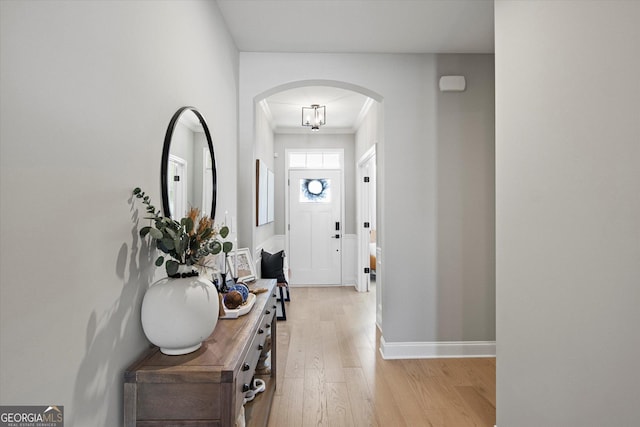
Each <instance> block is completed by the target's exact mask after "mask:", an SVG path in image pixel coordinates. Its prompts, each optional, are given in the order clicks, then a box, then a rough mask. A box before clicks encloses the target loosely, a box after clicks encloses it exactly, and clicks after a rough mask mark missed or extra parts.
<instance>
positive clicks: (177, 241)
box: [133, 188, 233, 276]
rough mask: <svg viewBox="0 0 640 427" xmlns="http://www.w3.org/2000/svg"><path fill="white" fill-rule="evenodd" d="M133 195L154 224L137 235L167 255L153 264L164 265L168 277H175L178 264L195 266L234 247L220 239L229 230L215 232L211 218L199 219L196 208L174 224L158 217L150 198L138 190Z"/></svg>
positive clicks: (165, 218) (224, 228)
mask: <svg viewBox="0 0 640 427" xmlns="http://www.w3.org/2000/svg"><path fill="white" fill-rule="evenodd" d="M133 195H134V196H135V197H136V198H138V199H141V200H142V203H143V204H144V205H145V206H146V211H147V214H149V215H151V216H149V217H145V218H146V219H149V220H151V222H152V223H153V225H150V226H145V227H142V228H141V229H140V236H141V237H146V236H147V235H148V236H149V237H151V239H153V240H154V241H155V243H156V248H158V249H159V250H160V251H161V252H163V253H165V254H167V255H169V257H170V258H165V257H164V256H162V255H161V256H159V257H158V258H157V259H156V262H155V264H156V266H158V267H160V266H161V265H162V264H164V266H165V269H166V270H167V274H168V275H169V276H173V275H175V274H176V273H177V272H178V267H179V266H180V265H181V264H186V265H196V266H197V265H200V263H201V262H202V261H203V260H204V258H205V257H207V256H208V255H216V254H219V253H220V252H223V253H225V254H227V253H229V252H231V249H232V248H233V244H232V243H231V242H225V241H222V240H221V239H225V238H226V237H227V236H228V235H229V227H227V226H222V227H220V228H219V229H217V228H216V227H215V226H214V225H213V222H212V221H211V219H209V218H198V210H197V209H192V210H191V211H190V212H189V215H188V216H186V217H184V218H182V219H181V220H180V221H176V220H173V219H171V218H168V217H165V216H162V215H160V212H159V211H158V210H157V209H156V208H155V206H153V205H152V204H151V199H150V198H149V196H147V195H146V194H145V193H144V191H142V190H141V189H140V188H135V189H134V190H133Z"/></svg>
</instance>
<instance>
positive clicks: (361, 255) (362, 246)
mask: <svg viewBox="0 0 640 427" xmlns="http://www.w3.org/2000/svg"><path fill="white" fill-rule="evenodd" d="M375 155H376V145H375V144H374V145H372V146H371V148H369V149H368V150H367V151H366V152H365V153H364V154H363V155H362V156H360V159H359V160H358V184H357V185H356V212H357V213H356V217H357V218H356V221H357V224H356V234H357V235H358V274H357V282H356V289H357V290H358V292H367V291H368V290H369V276H368V275H366V274H365V273H364V269H365V267H367V265H369V264H368V256H367V255H368V254H369V243H368V241H369V237H368V236H366V235H365V234H367V233H365V232H364V228H363V223H364V218H365V215H364V212H363V211H364V206H365V205H368V203H369V193H368V192H366V191H363V187H364V182H363V181H364V177H365V173H364V166H365V165H366V164H367V163H368V162H369V161H370V160H371V159H372V158H373V157H374V156H375Z"/></svg>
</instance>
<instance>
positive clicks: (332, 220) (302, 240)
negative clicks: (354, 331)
mask: <svg viewBox="0 0 640 427" xmlns="http://www.w3.org/2000/svg"><path fill="white" fill-rule="evenodd" d="M341 213H342V172H341V171H339V170H327V169H324V170H309V169H305V170H291V171H289V268H290V270H291V283H292V284H294V285H341V284H342V229H343V225H342V218H341Z"/></svg>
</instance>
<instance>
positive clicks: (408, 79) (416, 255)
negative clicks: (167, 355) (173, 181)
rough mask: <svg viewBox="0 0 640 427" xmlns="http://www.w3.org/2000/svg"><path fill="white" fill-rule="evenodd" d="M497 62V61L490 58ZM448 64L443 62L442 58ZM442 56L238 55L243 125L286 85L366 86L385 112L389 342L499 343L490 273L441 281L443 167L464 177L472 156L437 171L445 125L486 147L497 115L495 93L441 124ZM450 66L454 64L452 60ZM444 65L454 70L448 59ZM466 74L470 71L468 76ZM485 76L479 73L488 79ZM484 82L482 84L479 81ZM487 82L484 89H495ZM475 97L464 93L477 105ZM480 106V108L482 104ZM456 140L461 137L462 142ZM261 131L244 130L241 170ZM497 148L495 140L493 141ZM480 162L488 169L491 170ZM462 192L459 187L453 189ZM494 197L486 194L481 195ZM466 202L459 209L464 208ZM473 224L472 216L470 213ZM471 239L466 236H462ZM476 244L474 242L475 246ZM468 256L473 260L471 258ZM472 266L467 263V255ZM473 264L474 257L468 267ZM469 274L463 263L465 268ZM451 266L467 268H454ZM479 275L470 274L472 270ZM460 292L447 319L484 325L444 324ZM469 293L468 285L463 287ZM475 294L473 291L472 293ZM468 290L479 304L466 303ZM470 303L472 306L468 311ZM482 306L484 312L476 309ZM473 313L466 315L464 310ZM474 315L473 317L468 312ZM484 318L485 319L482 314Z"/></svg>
mask: <svg viewBox="0 0 640 427" xmlns="http://www.w3.org/2000/svg"><path fill="white" fill-rule="evenodd" d="M488 57H491V56H488ZM444 60H445V59H443V61H444ZM439 61H440V59H439V57H438V56H437V55H377V54H363V55H354V54H269V53H241V54H240V90H239V118H240V120H241V122H249V123H250V122H251V121H252V120H253V114H254V106H253V105H254V98H255V97H257V96H259V95H263V94H264V93H265V92H267V91H270V90H272V89H273V88H276V87H278V86H281V85H287V84H292V83H293V82H299V81H308V80H316V81H317V80H331V81H338V82H344V83H346V84H349V85H356V86H360V87H363V88H365V89H367V90H368V91H370V93H367V95H368V96H372V97H373V98H375V99H377V100H379V101H382V102H383V105H382V109H383V111H384V114H383V121H382V123H381V126H380V129H381V134H382V137H381V138H380V141H379V145H378V156H379V161H378V169H377V172H378V205H379V206H382V208H381V210H380V212H379V215H378V218H377V220H378V228H379V234H378V237H379V244H380V245H381V247H382V249H383V258H384V266H385V268H384V269H383V270H382V275H383V277H382V280H383V282H384V283H385V288H384V290H383V292H384V295H383V322H384V324H383V325H382V326H383V332H384V338H385V340H386V341H387V342H433V341H440V340H443V339H445V340H449V339H456V340H463V339H464V340H481V341H484V340H492V339H493V336H494V333H493V329H494V325H493V323H492V321H491V319H489V318H488V317H487V315H486V313H488V312H491V311H492V307H493V304H494V302H493V298H492V297H493V295H492V289H493V286H494V284H493V283H491V282H487V277H488V276H486V275H484V276H481V277H480V278H474V277H470V278H468V279H466V281H457V282H452V283H446V282H438V280H439V277H442V276H440V275H439V272H438V268H439V263H438V257H439V256H440V254H438V247H439V244H440V243H439V242H438V227H439V224H438V197H439V192H440V191H443V190H445V188H441V187H439V185H438V170H439V168H452V169H454V170H457V171H459V172H460V173H463V172H464V169H463V167H464V166H466V165H467V163H466V162H467V159H466V158H463V159H460V158H455V157H454V158H452V159H450V161H451V163H449V164H439V163H438V162H439V156H438V149H439V145H440V144H445V143H446V138H448V137H449V136H445V135H443V134H442V133H440V132H441V131H442V129H439V126H455V127H457V126H462V127H463V128H464V129H465V133H464V137H465V138H471V139H472V140H473V139H474V138H476V136H474V135H475V133H474V132H473V128H474V127H475V128H477V129H478V130H479V132H478V134H479V135H480V136H478V138H479V144H481V145H485V146H486V144H487V143H488V142H487V141H485V140H484V138H486V136H487V132H486V128H492V126H493V121H492V116H491V114H490V112H491V111H493V96H491V97H489V98H488V99H484V102H480V103H478V102H475V101H472V102H470V103H469V106H466V104H465V103H464V102H461V103H460V104H459V106H458V108H461V109H465V110H464V111H467V110H466V109H467V108H468V109H480V110H479V111H478V114H476V115H473V114H462V113H463V112H462V111H461V114H460V115H459V119H460V120H462V121H463V122H456V121H454V122H451V121H449V122H447V121H446V120H445V121H444V122H442V121H439V118H438V114H439V108H440V105H439V101H438V100H439V96H438V77H439V75H438V73H439V69H438V63H439ZM447 61H450V60H449V59H447ZM447 64H449V65H451V64H450V62H447ZM486 66H487V67H488V66H489V64H486ZM478 67H480V68H482V67H483V65H477V64H472V65H468V66H467V65H465V64H464V63H461V64H460V65H457V66H456V67H455V68H456V72H459V73H462V74H465V73H467V72H469V73H471V74H475V73H476V72H477V70H479V68H478ZM467 68H468V69H467ZM484 74H486V73H485V72H484V71H482V72H481V76H482V75H484ZM481 76H480V77H481ZM483 79H484V78H483V77H481V78H480V80H481V81H482V83H480V84H489V83H487V81H485V80H483ZM476 96H480V97H482V96H484V95H482V94H481V95H478V94H477V93H476V92H471V91H470V92H469V93H466V95H462V98H465V97H469V98H470V99H471V98H475V97H476ZM480 104H482V105H480ZM456 137H457V136H456ZM253 141H254V134H253V130H252V129H250V128H248V127H247V128H243V127H241V128H240V130H239V159H240V163H239V165H240V169H242V168H243V167H249V165H248V163H250V162H252V161H253V158H254V157H253V153H254V148H253ZM489 142H490V141H489ZM485 159H486V156H484V157H483V162H484V163H483V164H484V165H485V166H487V165H488V164H487V163H486V161H485ZM483 173H484V174H485V178H484V179H483V180H482V182H483V183H484V184H483V185H489V186H490V187H491V186H492V184H490V183H491V182H492V181H491V179H492V178H491V177H492V176H493V170H492V169H485V170H484V171H483ZM250 185H251V183H250V182H248V181H247V179H246V177H242V176H240V177H239V188H240V191H241V196H240V198H239V200H238V205H239V211H240V212H246V208H247V207H249V208H250V207H251V203H252V201H251V199H250V197H247V195H246V193H245V191H244V189H245V188H249V186H250ZM455 188H458V187H455ZM487 191H490V190H486V189H483V192H482V194H486V193H487ZM465 206H466V205H461V209H465ZM484 215H485V216H484V217H483V224H480V225H479V226H487V227H490V226H491V223H492V212H485V213H484ZM465 218H469V219H470V220H472V221H473V216H472V215H467V216H466V217H465ZM239 224H240V233H241V237H242V236H243V235H246V234H244V233H243V230H244V229H247V230H248V229H249V227H250V220H249V219H248V218H244V219H243V218H240V219H239ZM466 232H469V233H473V232H474V231H473V230H467V229H465V230H463V231H462V233H466ZM469 244H471V245H475V243H474V241H473V239H470V241H469ZM472 252H473V254H472V256H473V257H476V258H480V259H482V260H483V261H482V264H483V265H484V263H487V262H488V263H490V261H487V260H492V259H493V256H494V255H493V252H492V251H491V249H490V248H488V247H487V246H486V245H485V243H484V242H483V243H482V244H480V245H479V246H477V248H476V250H475V251H472ZM465 256H466V255H465ZM459 259H460V261H461V262H463V263H466V262H467V258H465V257H460V258H459ZM470 262H471V263H472V264H473V263H475V262H476V261H475V259H472V260H471V261H470ZM463 267H464V266H463ZM448 268H460V266H459V265H452V266H451V267H448ZM471 271H473V269H471ZM450 286H451V287H457V288H458V289H457V290H456V295H454V298H460V299H463V302H459V301H456V303H455V304H451V307H450V309H451V310H453V311H454V312H447V313H446V316H447V317H454V316H455V317H458V318H463V319H464V324H465V325H470V324H472V323H473V322H485V324H484V325H483V326H482V327H477V326H473V327H471V328H470V329H468V330H460V326H459V325H460V323H459V321H458V319H456V322H455V323H454V324H453V325H452V328H453V329H452V330H449V329H448V327H447V323H446V322H443V319H444V318H442V317H441V316H443V310H447V309H449V307H438V305H437V304H438V293H439V292H440V291H441V290H442V289H444V288H447V287H450ZM461 286H462V288H460V287H461ZM465 286H467V287H471V289H469V288H465ZM469 292H470V294H471V295H473V296H474V298H472V299H471V301H470V300H469V299H468V298H466V295H468V294H469ZM469 303H471V304H473V305H474V307H472V308H469V306H468V304H469ZM477 307H482V308H481V309H478V308H477ZM467 310H469V311H467ZM468 312H469V313H472V314H471V316H470V317H469V316H468V315H467V314H466V313H468ZM479 312H480V313H481V314H480V315H478V314H477V313H479Z"/></svg>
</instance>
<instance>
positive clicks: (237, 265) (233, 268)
mask: <svg viewBox="0 0 640 427" xmlns="http://www.w3.org/2000/svg"><path fill="white" fill-rule="evenodd" d="M227 262H228V263H229V271H230V272H231V275H232V276H234V277H236V278H237V279H238V282H251V281H253V280H256V279H257V275H256V266H255V264H254V263H253V258H251V252H250V251H249V248H240V249H237V250H234V251H231V252H229V254H228V255H227Z"/></svg>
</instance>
